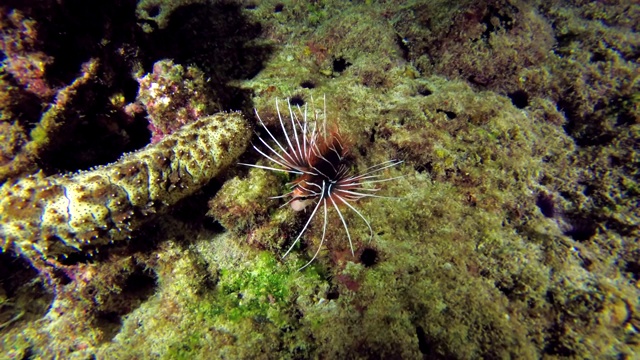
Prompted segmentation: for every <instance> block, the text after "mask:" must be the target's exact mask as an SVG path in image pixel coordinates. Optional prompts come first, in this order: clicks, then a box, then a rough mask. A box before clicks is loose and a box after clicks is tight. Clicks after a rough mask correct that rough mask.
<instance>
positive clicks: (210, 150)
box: [0, 113, 250, 259]
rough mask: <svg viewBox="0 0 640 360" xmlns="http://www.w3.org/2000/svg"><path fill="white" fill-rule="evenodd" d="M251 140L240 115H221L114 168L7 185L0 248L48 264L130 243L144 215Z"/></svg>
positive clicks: (210, 174)
mask: <svg viewBox="0 0 640 360" xmlns="http://www.w3.org/2000/svg"><path fill="white" fill-rule="evenodd" d="M249 137H250V131H249V128H248V124H247V123H246V121H245V120H244V118H243V117H242V115H241V114H239V113H229V114H218V115H214V116H210V117H205V118H202V119H199V120H198V121H196V122H194V123H192V124H190V125H188V126H185V127H183V128H182V129H181V130H180V131H178V132H176V133H175V134H174V135H173V136H167V137H165V138H164V139H163V140H162V141H160V142H159V143H158V144H156V145H154V146H149V147H147V148H145V149H143V150H140V151H138V152H135V153H131V154H128V155H125V156H124V157H122V158H121V159H120V160H119V161H118V162H116V163H114V164H110V165H106V166H101V167H98V168H96V169H94V170H91V171H86V172H81V173H78V174H75V175H67V176H51V177H44V176H43V175H42V174H41V173H38V174H36V175H34V176H27V177H25V178H23V179H21V180H18V181H10V182H7V183H5V184H4V185H3V187H2V188H1V189H0V193H1V194H2V196H1V197H2V202H1V203H0V209H1V211H0V214H2V215H1V218H0V224H1V228H0V234H2V242H3V243H2V249H3V250H5V251H6V249H14V248H15V249H17V250H18V252H20V253H22V254H24V255H26V256H27V257H30V258H37V257H38V256H39V255H41V256H43V257H44V258H45V259H46V258H49V257H53V258H57V257H58V256H60V255H68V254H69V253H72V252H74V251H86V250H87V249H90V250H93V249H95V248H96V247H99V246H101V245H105V244H108V243H110V242H114V241H119V240H125V239H130V238H131V234H132V231H134V230H135V229H136V228H138V227H139V226H140V223H141V222H142V221H144V220H143V219H144V218H145V217H146V216H147V215H149V214H151V213H155V212H157V211H159V210H162V209H164V208H166V207H169V206H171V205H174V204H175V203H176V202H178V201H179V200H180V199H182V198H184V197H185V196H188V195H190V194H192V193H193V192H195V191H197V190H198V189H199V188H200V187H201V186H203V185H204V184H206V183H207V182H209V181H210V180H211V179H212V178H214V177H215V176H216V175H217V174H218V173H219V172H220V171H222V170H224V169H225V168H226V167H228V166H229V165H230V164H232V163H233V162H234V161H235V160H236V159H237V157H238V156H239V155H240V154H242V153H243V152H244V150H245V148H246V146H247V145H248V142H249Z"/></svg>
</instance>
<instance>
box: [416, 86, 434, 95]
mask: <svg viewBox="0 0 640 360" xmlns="http://www.w3.org/2000/svg"><path fill="white" fill-rule="evenodd" d="M418 94H420V95H422V96H429V95H431V94H433V91H431V90H430V89H429V88H428V87H426V86H420V87H419V88H418Z"/></svg>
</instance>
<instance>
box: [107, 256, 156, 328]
mask: <svg viewBox="0 0 640 360" xmlns="http://www.w3.org/2000/svg"><path fill="white" fill-rule="evenodd" d="M121 281H122V282H121V283H120V284H122V292H120V293H119V294H115V293H110V292H107V293H104V291H103V290H101V291H99V293H103V295H104V299H103V300H104V301H103V305H102V306H101V308H100V309H99V311H98V312H97V314H96V320H97V326H98V327H99V328H100V330H101V331H102V332H103V334H104V340H105V341H111V340H112V339H113V337H114V336H116V335H117V334H118V332H119V331H120V328H121V327H122V317H123V316H124V315H126V314H128V313H131V312H132V311H133V310H135V309H136V308H138V307H139V306H140V305H141V304H142V303H143V302H144V301H146V300H147V299H148V298H149V297H150V296H151V295H153V293H154V292H155V289H156V286H157V275H156V273H155V272H153V271H152V270H151V269H149V268H144V267H143V266H142V265H137V266H136V267H135V269H134V270H133V272H132V273H130V274H129V275H128V277H127V278H126V279H124V280H121Z"/></svg>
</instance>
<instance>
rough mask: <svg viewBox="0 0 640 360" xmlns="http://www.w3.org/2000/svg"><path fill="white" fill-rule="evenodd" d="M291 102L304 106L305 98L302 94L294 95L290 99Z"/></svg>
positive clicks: (293, 104)
mask: <svg viewBox="0 0 640 360" xmlns="http://www.w3.org/2000/svg"><path fill="white" fill-rule="evenodd" d="M289 104H291V106H302V105H304V99H303V98H302V96H300V95H294V96H292V97H291V99H289Z"/></svg>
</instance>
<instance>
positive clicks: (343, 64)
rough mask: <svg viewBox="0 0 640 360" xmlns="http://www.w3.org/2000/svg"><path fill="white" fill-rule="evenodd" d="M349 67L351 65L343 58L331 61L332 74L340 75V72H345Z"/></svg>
mask: <svg viewBox="0 0 640 360" xmlns="http://www.w3.org/2000/svg"><path fill="white" fill-rule="evenodd" d="M349 66H351V63H350V62H348V61H347V60H346V59H345V58H343V57H339V58H335V59H334V60H333V71H334V72H337V73H341V72H343V71H345V70H346V69H347V68H348V67H349Z"/></svg>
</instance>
